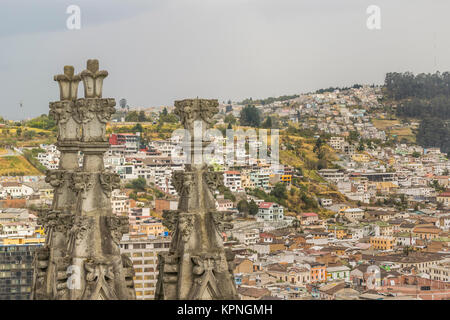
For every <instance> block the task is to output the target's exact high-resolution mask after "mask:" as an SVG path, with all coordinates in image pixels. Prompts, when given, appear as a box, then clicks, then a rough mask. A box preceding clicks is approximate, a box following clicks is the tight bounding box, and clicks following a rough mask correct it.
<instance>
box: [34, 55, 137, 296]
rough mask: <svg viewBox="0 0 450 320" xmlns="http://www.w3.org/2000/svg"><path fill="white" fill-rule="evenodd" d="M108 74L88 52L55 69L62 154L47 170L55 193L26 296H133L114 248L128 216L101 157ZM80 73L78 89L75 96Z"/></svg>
mask: <svg viewBox="0 0 450 320" xmlns="http://www.w3.org/2000/svg"><path fill="white" fill-rule="evenodd" d="M107 75H108V72H106V71H99V64H98V60H88V62H87V69H86V70H84V71H83V72H82V73H81V74H80V75H74V68H73V67H72V66H66V67H64V74H62V75H57V76H55V81H57V82H58V84H59V88H60V101H56V102H51V103H50V116H52V117H53V119H55V121H56V122H57V125H58V141H57V147H58V149H59V150H60V151H61V158H60V164H59V169H57V170H49V171H48V172H47V177H46V181H47V182H48V183H50V184H51V186H52V187H53V188H54V198H53V203H52V207H51V209H50V210H48V211H42V212H41V213H40V215H39V218H40V221H41V224H42V225H44V227H45V230H46V233H47V239H46V243H45V245H44V246H43V247H42V248H41V249H40V250H38V252H37V253H36V257H35V262H34V265H35V266H34V268H35V270H34V280H33V288H32V298H33V299H37V300H39V299H57V300H65V299H69V300H79V299H82V300H97V299H135V292H134V284H133V275H134V271H133V268H132V263H131V260H130V259H129V258H128V257H127V256H121V254H120V250H119V241H120V239H121V238H122V234H123V233H125V232H128V218H127V217H118V216H116V215H114V214H113V213H112V210H111V202H110V197H111V191H112V190H113V189H115V188H118V187H119V182H120V179H119V177H118V176H117V175H116V174H114V173H111V172H108V171H106V170H105V169H104V164H103V154H104V152H106V151H107V150H108V147H109V143H108V141H107V139H106V134H105V133H106V122H107V121H108V120H109V119H110V117H111V115H112V114H113V113H114V112H115V109H114V106H115V104H116V103H115V101H114V99H109V98H108V99H104V98H102V86H103V79H104V78H106V77H107ZM81 80H82V81H83V85H84V95H85V97H84V98H81V99H77V90H78V84H79V82H80V81H81ZM79 151H81V152H82V153H83V157H84V158H83V166H82V168H79V164H78V153H79Z"/></svg>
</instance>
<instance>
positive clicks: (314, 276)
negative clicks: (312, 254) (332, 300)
mask: <svg viewBox="0 0 450 320" xmlns="http://www.w3.org/2000/svg"><path fill="white" fill-rule="evenodd" d="M310 265H311V269H310V274H311V276H310V279H311V282H312V283H313V282H325V281H326V280H327V267H326V265H325V264H323V263H317V262H316V263H311V264H310Z"/></svg>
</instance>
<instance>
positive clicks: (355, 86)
mask: <svg viewBox="0 0 450 320" xmlns="http://www.w3.org/2000/svg"><path fill="white" fill-rule="evenodd" d="M352 88H353V89H359V88H362V85H360V84H354V85H353V86H351V87H342V88H339V87H336V88H334V87H329V88H326V89H319V90H317V91H316V93H325V92H334V91H335V90H340V91H344V90H349V89H352Z"/></svg>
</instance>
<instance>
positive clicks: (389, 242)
mask: <svg viewBox="0 0 450 320" xmlns="http://www.w3.org/2000/svg"><path fill="white" fill-rule="evenodd" d="M370 244H371V245H372V247H373V248H374V249H376V250H392V249H394V247H395V244H396V240H395V238H394V237H370Z"/></svg>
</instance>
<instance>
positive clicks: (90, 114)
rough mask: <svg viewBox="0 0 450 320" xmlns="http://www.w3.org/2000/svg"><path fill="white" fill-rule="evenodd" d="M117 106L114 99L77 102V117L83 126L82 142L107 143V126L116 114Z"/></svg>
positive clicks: (79, 100)
mask: <svg viewBox="0 0 450 320" xmlns="http://www.w3.org/2000/svg"><path fill="white" fill-rule="evenodd" d="M115 105H116V102H115V100H114V99H78V100H77V101H76V110H77V116H76V117H77V120H78V121H80V122H81V125H82V137H81V141H84V142H105V141H107V139H106V126H105V124H106V123H107V122H108V121H109V120H110V119H111V116H112V115H113V114H114V113H115V112H116V109H115V108H114V106H115Z"/></svg>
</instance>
